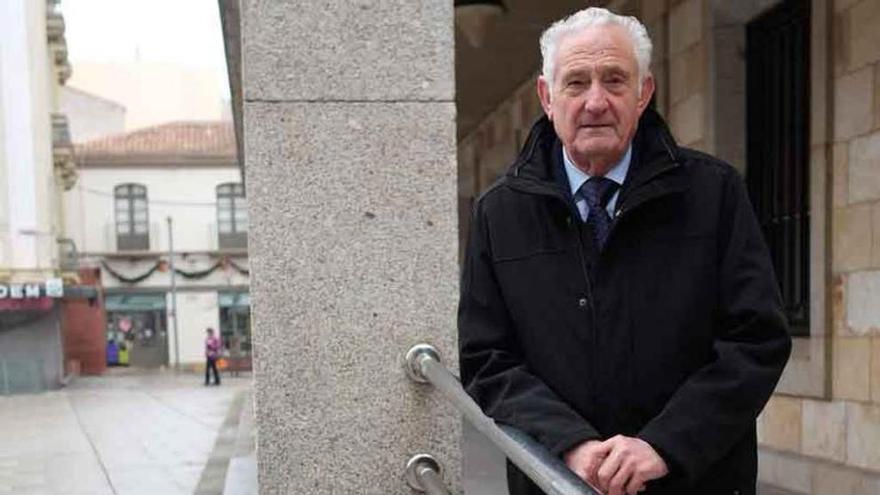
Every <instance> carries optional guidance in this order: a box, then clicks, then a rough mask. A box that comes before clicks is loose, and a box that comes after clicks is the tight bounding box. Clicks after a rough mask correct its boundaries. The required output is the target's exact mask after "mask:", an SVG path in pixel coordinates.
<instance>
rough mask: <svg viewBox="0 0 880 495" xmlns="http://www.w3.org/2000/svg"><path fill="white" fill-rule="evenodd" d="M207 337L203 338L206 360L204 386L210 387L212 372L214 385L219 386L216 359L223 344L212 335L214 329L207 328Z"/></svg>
mask: <svg viewBox="0 0 880 495" xmlns="http://www.w3.org/2000/svg"><path fill="white" fill-rule="evenodd" d="M206 332H207V334H208V336H207V337H206V338H205V358H206V359H207V364H206V365H205V385H206V386H207V385H210V384H211V380H210V376H211V375H210V373H211V371H212V370H213V371H214V385H220V373H218V372H217V359H219V358H220V350H221V349H222V348H223V344H222V343H221V342H220V338H219V337H217V336H215V335H214V329H213V328H210V327H209V328H208V329H207V330H206Z"/></svg>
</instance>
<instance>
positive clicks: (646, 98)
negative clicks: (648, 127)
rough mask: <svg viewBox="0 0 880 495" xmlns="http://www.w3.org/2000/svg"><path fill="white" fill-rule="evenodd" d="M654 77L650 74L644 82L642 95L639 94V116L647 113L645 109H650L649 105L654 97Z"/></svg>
mask: <svg viewBox="0 0 880 495" xmlns="http://www.w3.org/2000/svg"><path fill="white" fill-rule="evenodd" d="M654 89H655V85H654V75H653V74H651V73H650V72H649V73H648V75H647V76H645V79H643V80H642V88H641V90H642V91H641V93H640V94H639V115H641V114H642V112H644V111H645V108H647V107H648V104H649V103H651V97H652V96H654Z"/></svg>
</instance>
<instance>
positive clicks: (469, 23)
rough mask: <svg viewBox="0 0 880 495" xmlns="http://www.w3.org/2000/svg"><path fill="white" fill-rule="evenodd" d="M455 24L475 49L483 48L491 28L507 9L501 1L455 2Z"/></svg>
mask: <svg viewBox="0 0 880 495" xmlns="http://www.w3.org/2000/svg"><path fill="white" fill-rule="evenodd" d="M454 5H455V23H456V24H457V25H458V27H459V28H460V29H461V33H462V34H463V35H464V37H465V38H466V39H467V40H468V43H469V44H470V45H471V46H473V47H480V46H483V42H484V41H485V39H486V33H487V32H488V30H489V26H490V24H491V23H492V22H494V21H495V19H497V18H498V17H501V14H504V13H505V12H507V7H505V6H504V3H503V2H502V1H501V0H455V3H454Z"/></svg>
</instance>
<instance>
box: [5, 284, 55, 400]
mask: <svg viewBox="0 0 880 495" xmlns="http://www.w3.org/2000/svg"><path fill="white" fill-rule="evenodd" d="M62 293H63V288H62V283H61V280H60V279H50V280H47V281H44V282H33V283H2V284H0V395H4V394H16V393H33V392H40V391H43V390H47V389H53V388H57V387H59V386H60V385H61V383H62V380H63V378H64V367H63V357H62V347H61V325H60V317H59V315H60V309H59V308H60V305H59V304H58V301H59V300H60V298H61V297H62Z"/></svg>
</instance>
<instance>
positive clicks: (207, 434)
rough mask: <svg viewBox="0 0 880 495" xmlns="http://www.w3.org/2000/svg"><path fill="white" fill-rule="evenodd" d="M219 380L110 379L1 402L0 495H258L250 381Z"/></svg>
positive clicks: (152, 375)
mask: <svg viewBox="0 0 880 495" xmlns="http://www.w3.org/2000/svg"><path fill="white" fill-rule="evenodd" d="M223 379H224V381H223V385H222V386H220V387H214V386H211V387H205V386H204V385H202V377H201V376H199V375H196V374H175V373H171V372H159V371H153V372H145V371H137V370H116V369H113V370H109V371H108V373H107V374H105V375H103V376H100V377H79V378H76V379H74V380H73V381H72V382H71V383H70V384H69V385H68V386H67V387H65V388H63V389H61V390H56V391H51V392H45V393H40V394H33V395H15V396H0V494H6V493H14V494H16V495H18V494H23V495H24V494H40V495H42V494H49V495H54V494H65V495H68V494H89V495H103V494H108V495H140V494H151V495H152V494H163V495H164V494H167V495H174V494H193V493H196V494H222V493H224V492H225V493H227V494H234V495H246V494H249V493H256V475H255V468H254V467H253V466H251V465H250V464H249V462H250V459H253V420H252V418H253V414H252V405H251V403H252V400H251V391H250V389H251V378H250V376H249V375H248V376H241V377H226V376H224V377H223ZM242 418H244V420H242ZM240 426H241V428H240ZM230 467H231V468H232V469H231V470H230ZM227 474H230V475H231V476H230V479H227ZM227 486H228V487H229V488H228V489H226V490H225V491H224V487H227Z"/></svg>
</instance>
